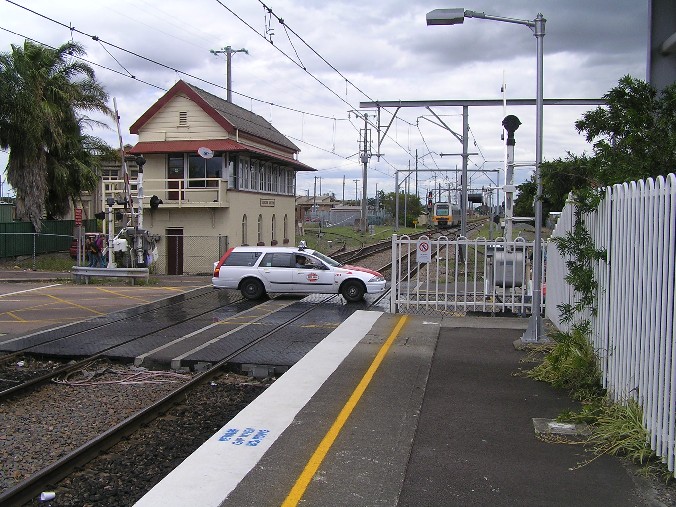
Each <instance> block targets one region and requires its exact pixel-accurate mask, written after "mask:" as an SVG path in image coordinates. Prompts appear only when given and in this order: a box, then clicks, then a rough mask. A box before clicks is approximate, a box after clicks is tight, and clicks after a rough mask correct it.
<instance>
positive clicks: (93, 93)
mask: <svg viewBox="0 0 676 507" xmlns="http://www.w3.org/2000/svg"><path fill="white" fill-rule="evenodd" d="M84 54H85V51H84V48H83V47H82V46H81V45H80V44H77V43H75V42H67V43H65V44H63V45H62V46H60V47H58V48H56V49H52V48H48V47H46V46H42V45H39V44H35V43H33V42H30V41H25V42H24V44H23V46H15V45H12V50H11V51H10V52H8V53H0V147H2V148H3V149H9V160H8V164H7V181H8V182H9V183H10V184H11V185H12V187H13V188H14V190H15V191H16V196H17V215H18V217H19V218H28V219H30V221H31V222H32V223H33V226H34V227H35V229H36V230H38V231H39V230H40V227H41V223H40V220H41V218H42V217H43V215H45V214H47V216H48V217H50V218H51V217H58V216H62V215H63V214H64V213H65V212H66V211H67V210H68V207H69V200H72V201H73V202H74V201H75V200H76V199H78V198H79V196H80V193H81V192H82V191H83V190H93V189H94V188H95V186H96V182H97V180H98V175H97V171H96V166H97V165H96V159H95V157H94V155H95V154H96V153H97V151H98V150H102V151H108V150H109V149H107V148H105V146H104V143H103V142H102V141H101V140H99V139H97V138H94V137H92V136H88V135H86V134H85V133H83V128H84V127H87V126H91V125H93V124H95V123H97V122H94V121H93V120H91V119H90V118H87V117H86V116H84V115H83V114H82V112H84V111H98V112H103V113H105V114H109V115H110V114H111V111H110V109H109V108H108V106H107V105H106V102H107V100H108V94H107V93H106V91H105V90H104V89H103V87H102V86H101V85H100V84H99V83H98V82H97V81H96V79H95V77H94V71H93V69H92V68H91V67H90V66H89V65H87V64H85V63H83V62H81V61H79V60H77V59H75V58H73V57H78V56H82V55H84Z"/></svg>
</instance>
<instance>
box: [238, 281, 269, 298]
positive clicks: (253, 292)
mask: <svg viewBox="0 0 676 507" xmlns="http://www.w3.org/2000/svg"><path fill="white" fill-rule="evenodd" d="M240 291H241V292H242V296H244V297H245V298H247V299H260V298H262V297H263V295H264V294H265V287H263V284H262V283H261V281H260V280H256V279H255V278H247V279H246V280H244V281H243V282H242V285H241V286H240Z"/></svg>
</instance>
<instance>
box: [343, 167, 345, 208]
mask: <svg viewBox="0 0 676 507" xmlns="http://www.w3.org/2000/svg"><path fill="white" fill-rule="evenodd" d="M343 204H345V175H344V174H343Z"/></svg>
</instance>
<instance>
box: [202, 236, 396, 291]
mask: <svg viewBox="0 0 676 507" xmlns="http://www.w3.org/2000/svg"><path fill="white" fill-rule="evenodd" d="M211 282H212V284H213V286H214V287H216V288H219V289H239V290H240V291H241V292H242V295H243V296H244V297H245V298H247V299H259V298H261V297H263V296H264V295H265V294H266V293H268V292H287V293H288V292H295V293H298V292H300V293H316V294H341V295H342V296H343V297H344V298H345V299H346V300H347V301H349V302H354V301H359V300H361V299H363V297H364V294H366V293H368V294H372V293H379V292H383V291H384V290H385V278H384V277H383V275H381V274H380V273H378V272H377V271H373V270H370V269H367V268H363V267H359V266H350V265H347V264H341V263H340V262H338V261H336V260H334V259H332V258H330V257H327V256H326V255H324V254H322V253H320V252H318V251H316V250H312V249H309V248H303V247H302V246H301V247H298V248H295V247H276V246H270V247H265V246H237V247H233V248H230V249H229V250H228V251H227V252H225V254H224V255H223V257H221V259H220V260H219V261H218V262H216V263H214V273H213V278H212V279H211Z"/></svg>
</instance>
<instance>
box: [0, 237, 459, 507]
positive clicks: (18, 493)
mask: <svg viewBox="0 0 676 507" xmlns="http://www.w3.org/2000/svg"><path fill="white" fill-rule="evenodd" d="M445 233H446V234H448V231H445ZM423 234H426V235H428V236H429V235H430V234H431V231H423V232H421V233H420V234H418V235H417V236H420V235H423ZM389 249H391V241H386V242H381V243H380V244H377V245H373V246H372V247H369V248H362V249H359V250H358V251H354V252H345V259H348V260H347V262H354V261H357V260H362V261H363V260H364V259H368V258H369V257H372V256H374V255H377V254H382V253H383V252H386V251H388V250H389ZM334 257H336V256H335V255H334ZM389 259H390V260H389V262H388V263H387V264H386V265H385V266H381V267H379V268H376V269H379V270H380V271H385V270H387V269H388V267H390V268H391V255H390V256H389ZM343 262H346V261H345V260H343ZM195 292H196V293H195V294H191V295H190V296H186V295H184V296H179V297H178V299H180V300H182V302H183V303H186V304H189V303H191V302H192V303H197V305H196V306H198V307H199V310H197V312H198V313H199V315H204V314H207V313H210V312H212V311H213V308H209V309H207V308H206V307H205V306H204V301H202V300H200V298H201V297H203V294H201V293H202V292H203V291H195ZM339 297H340V296H335V295H334V296H326V297H325V299H324V300H322V301H321V303H324V302H329V301H331V300H333V299H337V298H339ZM388 297H389V291H388V292H385V293H384V294H382V295H380V297H379V298H377V299H376V300H375V301H373V302H372V305H377V304H378V303H379V302H380V301H382V300H383V299H386V298H388ZM175 299H176V298H169V300H164V301H160V302H156V303H152V304H150V305H144V307H140V308H137V309H135V310H134V311H132V312H130V313H129V314H128V312H120V314H116V315H112V316H109V317H108V318H102V319H92V320H91V321H86V322H84V323H78V324H74V325H71V326H65V327H63V328H59V329H57V330H55V331H54V332H50V334H51V336H50V337H49V338H48V339H45V340H42V341H41V339H39V338H38V336H39V335H41V334H43V333H35V336H33V335H31V336H32V337H33V338H35V344H34V345H31V346H27V347H25V348H23V349H21V350H18V351H16V352H15V353H14V354H8V355H6V356H4V357H2V358H0V362H4V363H9V362H11V361H13V360H16V359H17V358H18V357H20V356H19V355H20V354H24V355H25V354H30V353H32V351H34V350H35V348H36V347H38V348H39V347H40V346H41V345H56V344H57V343H58V341H59V340H62V339H66V338H68V337H72V336H75V335H77V334H81V333H88V332H92V331H96V330H99V332H100V331H101V330H103V329H111V328H110V326H125V327H126V328H128V327H129V319H133V318H137V319H144V320H156V319H157V317H158V314H161V313H162V312H172V311H174V313H175V309H176V307H173V308H172V306H173V305H174V304H177V303H178V302H177V301H175ZM172 300H173V301H172ZM242 302H243V301H242V300H241V299H239V300H234V299H232V300H230V301H229V302H227V303H225V304H233V303H240V304H241V303H242ZM319 307H321V304H318V305H312V307H310V308H308V309H306V310H304V311H303V312H301V313H300V314H298V315H296V316H294V317H292V318H290V319H288V320H287V321H286V322H283V323H281V324H279V325H277V327H276V329H275V330H274V331H270V332H269V333H266V334H264V335H262V336H259V337H257V338H256V339H253V340H251V341H250V342H248V343H246V344H244V345H242V346H241V347H239V348H237V349H236V350H233V351H232V352H231V353H230V354H228V355H227V356H225V357H223V358H222V359H221V360H220V361H219V362H218V363H216V364H214V365H212V366H211V368H209V369H208V370H206V371H204V372H200V373H198V374H196V375H194V377H193V378H192V379H190V380H188V381H186V382H185V383H184V384H183V385H181V387H179V388H177V389H175V390H173V391H172V392H171V393H169V394H167V395H166V396H163V397H162V398H161V399H160V400H158V401H156V402H154V403H152V404H148V406H147V407H145V408H144V409H143V410H140V411H138V412H137V413H136V414H135V415H133V416H130V417H128V418H127V419H125V420H124V421H123V422H120V423H118V424H116V425H115V426H113V427H111V428H110V429H109V430H107V431H105V432H104V433H102V434H100V435H98V436H97V437H96V438H93V439H90V440H88V441H87V442H86V443H84V444H82V445H81V446H79V447H78V448H77V449H76V450H75V451H73V452H70V453H68V454H67V455H64V456H62V457H61V458H59V459H58V460H57V461H56V462H54V463H50V464H49V465H48V466H45V467H44V468H42V469H41V470H39V471H38V472H36V473H34V474H33V475H31V476H30V477H29V478H28V479H26V480H25V481H22V482H21V483H18V484H16V485H14V486H12V487H11V488H9V489H7V490H5V491H4V492H3V493H2V494H0V504H2V505H25V504H26V503H30V502H31V501H32V500H34V499H35V498H36V497H37V495H39V494H40V492H42V491H44V490H45V489H46V488H47V487H49V488H52V487H53V488H58V487H61V486H57V483H58V481H60V480H62V479H63V478H65V477H69V476H71V475H72V474H73V472H74V471H75V470H78V469H81V468H82V467H84V466H85V464H86V463H90V462H91V461H92V460H93V459H94V458H96V457H97V456H100V455H101V454H102V453H106V451H107V450H109V449H112V448H113V446H115V445H117V444H118V443H119V442H121V441H122V440H123V439H127V438H132V437H131V436H133V435H134V434H137V433H138V432H139V431H140V429H141V428H143V427H145V426H147V425H148V424H151V422H152V421H156V420H158V418H161V417H162V415H163V414H166V413H167V411H169V410H171V408H172V407H177V406H180V404H181V403H182V400H185V399H187V398H189V396H188V393H189V392H191V390H193V389H198V388H200V386H205V385H209V383H210V382H213V379H215V378H217V377H219V376H222V375H223V374H224V372H225V371H227V369H228V367H229V366H228V365H229V363H230V361H231V360H232V359H233V358H235V357H237V356H238V355H240V354H242V353H243V352H245V351H246V350H249V349H251V348H253V347H255V346H256V345H257V344H259V343H261V342H263V341H265V340H267V339H270V338H271V337H272V336H274V334H275V333H276V332H278V331H279V330H282V329H284V328H285V327H287V326H290V325H292V324H293V323H294V322H295V321H297V320H298V319H302V318H305V317H307V316H308V315H309V314H311V313H312V312H313V311H316V310H317V308H319ZM316 320H317V321H321V320H322V319H321V317H319V318H317V319H316ZM174 325H176V322H172V324H170V325H167V324H166V323H165V324H164V325H160V326H159V327H158V328H157V329H154V331H151V330H148V331H147V332H145V333H140V334H138V335H136V336H133V337H132V336H130V337H128V339H127V340H126V341H125V343H130V342H131V341H133V340H135V339H139V338H142V337H143V336H147V335H149V334H151V333H152V332H157V331H159V330H164V329H167V328H169V327H171V326H174ZM43 338H45V337H44V336H43ZM115 346H118V345H117V344H116V345H115ZM110 348H112V347H109V348H108V349H105V350H104V351H101V353H99V354H96V355H93V356H88V357H87V358H85V359H82V360H81V361H79V362H78V363H76V364H72V365H66V366H64V367H63V368H58V369H53V370H50V371H49V372H48V373H47V374H43V375H41V376H39V377H37V378H35V379H31V380H30V381H29V382H26V383H23V384H22V385H21V386H14V387H12V388H10V389H7V390H5V391H3V392H1V393H0V398H5V400H7V399H10V398H11V399H16V398H17V397H20V396H23V395H26V396H28V395H29V394H30V393H31V392H33V391H35V390H37V389H39V387H40V386H41V385H44V384H45V383H46V382H49V380H50V379H52V378H53V377H55V376H56V375H65V374H67V372H69V371H73V370H77V369H78V368H82V367H83V366H84V365H85V364H87V363H89V362H91V360H92V359H96V358H98V357H100V356H101V355H103V353H104V352H105V351H107V350H110ZM22 393H23V394H22ZM188 453H189V452H188ZM150 486H152V484H149V485H148V487H150ZM47 489H48V488H47ZM73 505H77V503H74V504H73Z"/></svg>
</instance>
